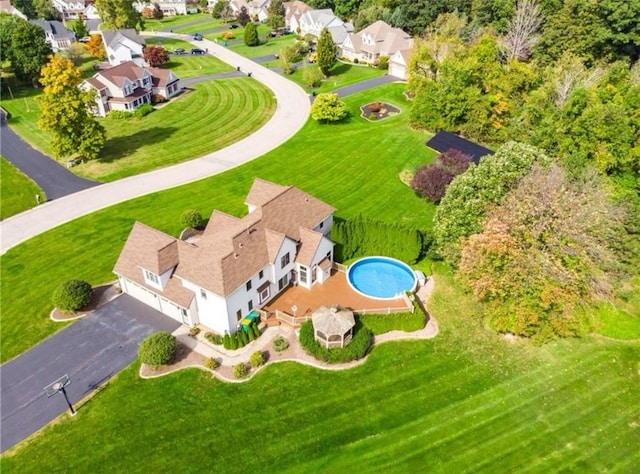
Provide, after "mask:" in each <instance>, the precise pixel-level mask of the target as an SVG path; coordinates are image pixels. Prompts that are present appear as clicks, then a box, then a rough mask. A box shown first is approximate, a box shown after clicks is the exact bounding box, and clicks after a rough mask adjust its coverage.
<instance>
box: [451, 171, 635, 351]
mask: <svg viewBox="0 0 640 474" xmlns="http://www.w3.org/2000/svg"><path fill="white" fill-rule="evenodd" d="M622 217H623V216H622V213H621V212H620V211H619V210H618V209H617V208H616V207H615V206H614V205H612V204H611V203H610V200H609V198H608V196H607V195H606V193H605V192H604V190H603V186H602V183H601V181H600V179H599V178H598V177H597V175H596V174H595V173H591V174H589V175H588V176H585V177H583V178H582V179H580V180H573V181H571V180H570V179H569V178H568V177H567V174H566V173H565V171H564V170H563V169H562V168H561V167H560V166H558V165H551V166H548V167H547V168H543V167H541V166H539V165H535V166H534V167H533V169H532V170H531V172H530V173H529V174H528V175H527V176H526V177H524V178H523V179H522V180H521V181H520V183H519V185H518V186H516V187H515V188H514V189H512V190H511V191H510V192H509V193H508V194H507V195H506V196H505V198H504V200H503V201H502V202H501V203H500V205H498V206H496V207H494V208H492V209H491V210H490V211H489V212H488V213H487V218H486V220H485V222H484V225H483V229H482V231H481V232H480V233H479V234H475V235H472V236H470V237H469V238H468V239H466V241H465V243H464V245H463V248H462V259H461V261H460V267H459V271H458V275H459V276H460V277H462V279H463V280H464V281H466V282H467V283H468V284H469V285H470V286H471V288H472V289H473V291H474V293H475V294H476V295H477V296H478V298H479V299H480V300H481V301H483V302H484V303H485V308H486V310H487V313H488V316H489V318H490V321H491V324H492V326H493V327H494V328H495V329H496V330H498V331H501V332H512V333H514V334H518V335H522V336H529V337H535V338H539V339H541V340H547V339H549V338H551V337H556V336H561V337H562V336H576V335H581V334H584V332H585V331H586V330H587V329H588V328H589V324H588V321H585V320H584V319H581V318H580V317H579V316H578V314H579V313H577V312H576V311H575V309H576V308H577V307H578V306H579V305H581V304H584V303H589V302H592V301H595V300H597V299H600V298H605V297H608V296H609V295H610V294H611V290H612V287H613V282H614V281H615V278H614V277H613V274H614V272H613V270H615V268H616V266H617V264H616V261H617V259H616V256H615V255H614V253H613V251H612V250H611V248H612V243H613V242H615V241H618V240H619V237H620V235H621V234H622V232H621V230H622Z"/></svg>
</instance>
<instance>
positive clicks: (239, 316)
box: [236, 309, 242, 322]
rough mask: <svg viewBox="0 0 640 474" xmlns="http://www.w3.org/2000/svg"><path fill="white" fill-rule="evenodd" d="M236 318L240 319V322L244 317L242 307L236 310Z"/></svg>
mask: <svg viewBox="0 0 640 474" xmlns="http://www.w3.org/2000/svg"><path fill="white" fill-rule="evenodd" d="M236 318H237V319H238V322H240V320H241V319H242V310H241V309H239V310H238V311H236Z"/></svg>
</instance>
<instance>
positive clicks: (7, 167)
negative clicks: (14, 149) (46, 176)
mask: <svg viewBox="0 0 640 474" xmlns="http://www.w3.org/2000/svg"><path fill="white" fill-rule="evenodd" d="M36 194H39V195H40V202H45V201H46V200H47V197H46V196H45V194H44V191H43V190H42V189H40V188H39V187H38V185H36V183H34V182H33V181H31V179H29V178H28V177H27V176H26V175H24V174H23V173H22V172H21V171H20V170H19V169H18V168H16V167H15V166H13V165H12V164H11V163H9V162H8V161H7V160H5V159H4V158H2V157H0V196H1V197H2V202H1V203H0V219H6V218H7V217H11V216H13V215H15V214H19V213H20V212H22V211H26V210H27V209H31V208H32V207H34V206H35V205H36Z"/></svg>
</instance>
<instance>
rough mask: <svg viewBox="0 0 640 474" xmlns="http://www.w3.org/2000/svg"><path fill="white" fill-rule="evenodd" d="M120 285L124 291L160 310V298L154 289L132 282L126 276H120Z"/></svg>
mask: <svg viewBox="0 0 640 474" xmlns="http://www.w3.org/2000/svg"><path fill="white" fill-rule="evenodd" d="M120 287H121V288H122V291H123V292H125V293H127V294H129V295H131V296H133V297H134V298H135V299H137V300H140V301H142V302H143V303H144V304H147V305H149V306H151V307H152V308H153V309H157V310H158V311H160V312H163V311H162V308H161V307H160V298H159V297H158V295H156V294H155V293H153V292H152V291H149V290H147V289H146V288H143V287H142V286H140V285H138V284H137V283H134V282H132V281H131V280H128V279H126V278H120Z"/></svg>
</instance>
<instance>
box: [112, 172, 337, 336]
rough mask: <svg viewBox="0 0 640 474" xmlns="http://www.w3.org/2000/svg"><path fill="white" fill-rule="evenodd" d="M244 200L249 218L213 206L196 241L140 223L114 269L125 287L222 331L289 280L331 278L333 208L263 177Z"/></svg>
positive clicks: (182, 317)
mask: <svg viewBox="0 0 640 474" xmlns="http://www.w3.org/2000/svg"><path fill="white" fill-rule="evenodd" d="M245 203H246V204H247V206H248V209H249V213H248V214H247V215H246V216H244V217H243V218H237V217H233V216H230V215H228V214H224V213H222V212H219V211H214V212H213V214H212V215H211V218H210V219H209V223H208V224H207V227H206V229H205V230H204V233H203V234H202V236H201V237H200V240H198V241H196V242H195V243H187V242H185V241H182V240H178V239H176V238H175V237H172V236H170V235H167V234H165V233H163V232H160V231H159V230H155V229H153V228H151V227H148V226H146V225H144V224H141V223H139V222H136V223H135V224H134V226H133V229H132V230H131V233H130V234H129V237H128V238H127V241H126V243H125V245H124V248H123V249H122V252H121V253H120V257H119V258H118V261H117V262H116V265H115V268H114V273H116V275H117V276H118V280H119V282H120V287H121V289H122V291H123V292H125V293H128V294H130V295H131V296H133V297H134V298H137V299H139V300H140V301H142V302H144V303H146V304H148V305H149V306H152V307H153V308H155V309H157V310H158V311H161V312H162V313H164V314H166V315H167V316H170V317H172V318H174V319H176V320H178V321H180V322H182V323H183V324H186V325H188V326H193V325H196V324H203V325H205V326H207V327H209V328H211V329H213V330H215V331H217V332H218V333H220V334H224V333H226V332H229V333H234V332H236V330H237V328H238V323H239V321H240V320H241V319H242V318H243V317H244V316H246V315H247V314H248V313H250V312H251V311H252V310H254V309H259V308H261V307H262V306H264V305H266V304H267V303H268V302H269V301H271V300H272V299H273V298H275V297H276V296H277V295H278V294H279V293H281V292H283V291H284V290H285V289H286V288H287V287H288V286H289V285H291V284H298V285H301V286H304V287H306V288H311V287H312V286H313V285H316V284H322V283H324V281H325V280H326V279H328V278H329V275H330V272H331V266H332V263H333V242H332V241H331V240H330V239H329V232H330V231H331V225H332V223H333V213H334V211H335V209H334V208H333V207H331V206H329V205H328V204H326V203H324V202H322V201H320V200H319V199H316V198H314V197H313V196H311V195H309V194H307V193H305V192H303V191H301V190H300V189H298V188H295V187H293V186H280V185H277V184H273V183H270V182H268V181H263V180H261V179H256V180H255V181H254V182H253V185H252V186H251V190H250V191H249V194H248V196H247V198H246V201H245Z"/></svg>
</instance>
